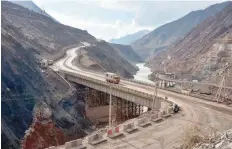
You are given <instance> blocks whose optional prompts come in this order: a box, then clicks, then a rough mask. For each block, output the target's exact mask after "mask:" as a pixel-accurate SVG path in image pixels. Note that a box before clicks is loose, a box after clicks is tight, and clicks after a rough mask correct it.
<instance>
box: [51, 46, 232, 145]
mask: <svg viewBox="0 0 232 149" xmlns="http://www.w3.org/2000/svg"><path fill="white" fill-rule="evenodd" d="M87 46H91V45H90V44H88V43H83V45H81V46H79V47H76V48H72V49H70V50H68V51H67V52H66V56H65V57H64V58H62V59H60V60H58V61H57V62H55V63H54V65H53V66H51V68H52V69H54V70H60V69H61V70H65V71H70V72H74V73H79V74H83V75H86V76H89V77H92V78H94V79H99V80H103V81H104V80H105V78H104V75H103V74H96V73H93V72H88V71H85V70H82V69H81V68H78V67H77V66H75V65H73V60H74V58H75V57H76V56H77V54H76V53H77V52H76V51H77V50H80V49H81V48H83V47H87ZM119 85H123V86H124V87H128V88H131V89H134V90H139V91H143V92H145V93H149V94H154V88H153V87H151V86H147V85H144V84H139V83H135V82H131V81H128V80H123V79H122V80H121V82H120V84H119ZM158 96H161V97H164V96H167V97H168V99H169V100H170V101H173V102H175V103H177V104H178V105H180V106H181V108H182V111H181V112H180V113H178V114H176V115H174V116H172V117H171V118H168V119H165V120H164V121H163V122H161V123H158V124H154V125H152V126H150V127H147V128H143V129H141V130H139V131H138V132H136V133H133V134H129V135H126V136H125V137H124V138H121V139H116V140H108V141H107V143H104V144H100V145H98V146H96V147H94V148H104V149H109V148H112V149H116V148H117V149H138V148H139V149H140V148H143V149H163V148H165V149H172V148H175V147H178V146H179V145H180V144H181V143H182V142H183V139H186V138H185V137H186V136H185V135H184V133H185V132H186V130H187V129H188V128H189V127H192V126H199V127H201V128H202V129H203V130H204V131H205V132H204V133H207V132H211V131H212V130H213V131H215V130H217V131H219V132H221V131H223V130H226V129H229V128H232V107H228V106H226V105H222V104H217V103H214V102H209V101H205V100H202V99H198V98H194V97H189V96H187V95H182V94H177V93H174V92H169V91H165V90H161V89H158ZM88 147H89V148H91V146H88ZM92 148H93V147H92Z"/></svg>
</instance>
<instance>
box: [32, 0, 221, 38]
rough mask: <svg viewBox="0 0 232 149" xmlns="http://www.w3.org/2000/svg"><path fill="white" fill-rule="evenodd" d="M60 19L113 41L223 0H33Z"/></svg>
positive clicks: (64, 22) (153, 27)
mask: <svg viewBox="0 0 232 149" xmlns="http://www.w3.org/2000/svg"><path fill="white" fill-rule="evenodd" d="M33 2H34V3H36V4H37V5H38V6H39V7H40V8H42V9H44V10H45V11H46V12H47V13H48V14H50V15H51V16H52V17H54V18H55V19H56V20H58V21H59V22H61V23H63V24H65V25H69V26H72V27H76V28H79V29H83V30H87V31H88V33H90V34H91V35H93V36H95V37H96V38H99V39H103V40H106V41H109V40H110V39H112V38H119V37H122V36H125V35H127V34H131V33H134V32H137V31H139V30H144V29H148V30H153V29H155V28H157V27H159V26H161V25H163V24H165V23H168V22H171V21H173V20H176V19H178V18H180V17H182V16H184V15H186V14H188V13H189V12H191V11H195V10H200V9H205V8H206V7H208V6H210V5H212V4H215V3H220V2H222V1H148V0H147V1H145V0H143V1H142V0H140V1H135V0H127V1H126V0H123V1H122V0H120V1H116V0H33Z"/></svg>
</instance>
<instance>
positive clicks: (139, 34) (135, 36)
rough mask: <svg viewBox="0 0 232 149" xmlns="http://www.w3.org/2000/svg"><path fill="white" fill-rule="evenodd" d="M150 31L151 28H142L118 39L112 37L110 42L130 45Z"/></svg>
mask: <svg viewBox="0 0 232 149" xmlns="http://www.w3.org/2000/svg"><path fill="white" fill-rule="evenodd" d="M149 32H150V31H149V30H141V31H138V32H136V33H133V34H129V35H126V36H123V37H121V38H118V39H111V40H110V41H109V42H110V43H116V44H122V45H130V44H131V43H132V42H134V41H136V40H137V39H140V38H142V37H143V36H144V35H146V34H148V33H149Z"/></svg>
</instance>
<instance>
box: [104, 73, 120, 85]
mask: <svg viewBox="0 0 232 149" xmlns="http://www.w3.org/2000/svg"><path fill="white" fill-rule="evenodd" d="M105 77H106V82H110V83H114V84H119V82H120V76H118V75H117V74H115V73H111V72H107V73H106V74H105Z"/></svg>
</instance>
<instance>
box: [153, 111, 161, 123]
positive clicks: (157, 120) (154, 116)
mask: <svg viewBox="0 0 232 149" xmlns="http://www.w3.org/2000/svg"><path fill="white" fill-rule="evenodd" d="M151 121H152V122H160V121H162V118H161V117H160V116H159V114H158V113H156V114H152V115H151Z"/></svg>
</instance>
